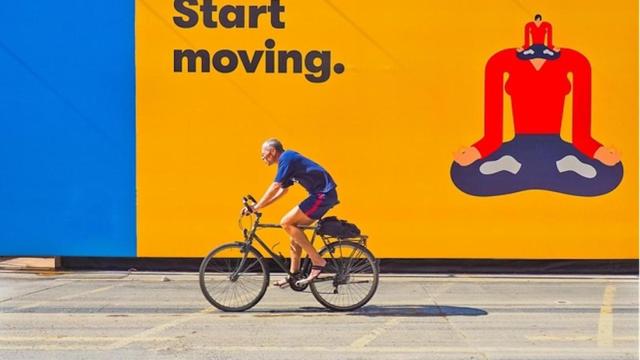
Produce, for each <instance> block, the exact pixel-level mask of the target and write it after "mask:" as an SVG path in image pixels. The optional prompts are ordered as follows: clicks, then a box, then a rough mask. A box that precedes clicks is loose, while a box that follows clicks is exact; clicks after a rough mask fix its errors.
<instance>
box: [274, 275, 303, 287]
mask: <svg viewBox="0 0 640 360" xmlns="http://www.w3.org/2000/svg"><path fill="white" fill-rule="evenodd" d="M299 273H300V272H298V271H296V272H294V273H292V274H291V275H293V277H295V276H296V275H298V274H299ZM291 275H287V276H285V277H283V278H282V279H280V280H277V281H274V282H273V286H277V287H279V288H280V289H284V288H286V287H287V286H289V285H290V284H289V281H290V280H291V277H292V276H291Z"/></svg>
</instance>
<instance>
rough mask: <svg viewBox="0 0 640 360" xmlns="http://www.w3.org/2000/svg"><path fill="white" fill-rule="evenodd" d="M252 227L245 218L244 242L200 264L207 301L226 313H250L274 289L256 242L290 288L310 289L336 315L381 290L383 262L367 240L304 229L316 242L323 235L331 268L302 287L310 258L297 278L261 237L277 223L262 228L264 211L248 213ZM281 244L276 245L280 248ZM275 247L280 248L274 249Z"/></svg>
mask: <svg viewBox="0 0 640 360" xmlns="http://www.w3.org/2000/svg"><path fill="white" fill-rule="evenodd" d="M242 203H243V206H244V207H245V208H246V209H248V210H250V209H251V208H250V206H252V205H254V204H255V203H256V201H255V199H254V198H253V197H252V196H251V195H247V196H246V197H243V198H242ZM247 216H249V217H250V218H251V219H252V221H251V226H246V227H245V226H243V223H242V220H243V215H241V216H240V219H239V221H238V223H239V226H240V229H241V230H242V233H243V236H244V241H236V242H230V243H226V244H222V245H220V246H218V247H216V248H215V249H213V250H212V251H211V252H210V253H209V254H208V255H207V256H206V257H205V258H204V259H203V260H202V264H201V265H200V276H199V279H200V289H201V290H202V293H203V294H204V297H205V298H206V299H207V300H208V301H209V302H210V303H211V304H212V305H213V306H215V307H216V308H218V309H220V310H222V311H232V312H238V311H245V310H248V309H250V308H252V307H253V306H255V305H256V304H257V303H258V302H259V301H260V300H261V299H262V297H263V296H264V294H265V292H266V291H267V287H268V286H269V275H270V271H269V267H268V265H267V262H266V261H265V258H264V256H263V255H262V253H261V252H260V251H258V249H257V248H256V247H255V246H254V245H253V244H254V241H255V242H257V243H258V244H260V245H261V246H262V248H263V249H264V250H265V251H266V252H267V253H268V254H269V255H270V256H271V258H272V259H273V262H274V263H275V265H276V266H277V267H279V268H280V269H281V270H282V271H283V272H285V273H287V274H288V275H289V286H290V287H291V289H292V290H294V291H304V290H305V289H306V288H307V287H309V288H310V290H311V293H312V294H313V296H314V297H315V298H316V300H318V302H320V303H321V304H322V305H324V306H325V307H326V308H328V309H330V310H335V311H352V310H355V309H357V308H359V307H361V306H363V305H365V304H366V303H367V302H368V301H369V300H370V299H371V298H372V297H373V295H374V294H375V292H376V289H377V287H378V275H379V268H378V261H377V260H376V258H375V257H374V256H373V254H372V253H371V252H370V251H369V250H368V249H367V248H366V243H367V239H368V237H367V236H366V235H359V236H357V237H350V238H340V237H333V236H328V235H323V234H320V233H319V232H318V230H319V225H318V224H319V222H318V223H316V225H308V226H299V228H300V229H302V230H304V231H306V230H313V235H312V237H311V240H310V241H311V244H312V245H313V243H314V241H315V239H316V237H319V238H320V239H321V240H322V242H323V244H324V246H323V247H322V249H321V250H320V252H319V253H320V256H322V257H323V258H324V259H325V260H326V261H327V264H326V265H325V269H324V271H323V272H322V274H320V276H319V277H318V278H316V279H315V280H313V281H312V282H310V283H308V284H304V285H301V286H298V285H297V284H296V281H298V280H301V279H304V278H306V277H307V276H308V274H309V271H310V270H311V259H309V256H306V257H305V258H304V259H303V260H302V262H301V263H302V264H301V268H300V273H299V274H297V275H295V276H294V274H292V273H291V272H290V271H289V268H288V267H287V266H285V265H286V264H285V262H286V261H285V258H284V256H283V255H282V254H281V253H279V254H276V253H275V252H274V251H273V250H271V249H270V248H269V247H268V246H267V245H266V244H265V243H264V241H263V240H262V239H260V238H259V237H258V235H256V232H257V231H258V230H259V229H265V228H278V229H280V228H281V227H280V225H277V224H261V223H260V218H261V217H262V213H259V212H255V213H251V211H249V214H248V215H247ZM276 245H277V244H276ZM274 247H275V245H274Z"/></svg>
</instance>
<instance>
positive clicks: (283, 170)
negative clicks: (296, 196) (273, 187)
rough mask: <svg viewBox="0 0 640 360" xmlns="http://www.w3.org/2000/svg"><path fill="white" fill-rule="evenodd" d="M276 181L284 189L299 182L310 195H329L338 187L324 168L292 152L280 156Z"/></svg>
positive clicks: (287, 151) (288, 151)
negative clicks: (328, 193)
mask: <svg viewBox="0 0 640 360" xmlns="http://www.w3.org/2000/svg"><path fill="white" fill-rule="evenodd" d="M274 181H275V182H278V183H280V184H282V187H283V188H288V187H289V186H291V185H293V183H294V182H298V183H300V185H302V187H304V188H305V189H306V190H307V192H309V194H317V193H327V192H329V191H331V190H333V189H335V188H336V186H337V185H336V183H335V182H333V179H332V178H331V175H329V173H328V172H327V171H326V170H325V169H323V168H322V166H320V165H318V164H316V163H315V162H313V161H311V160H310V159H307V158H306V157H304V156H302V155H300V154H299V153H297V152H295V151H292V150H286V151H285V152H283V153H282V154H281V155H280V159H279V160H278V173H277V174H276V179H275V180H274Z"/></svg>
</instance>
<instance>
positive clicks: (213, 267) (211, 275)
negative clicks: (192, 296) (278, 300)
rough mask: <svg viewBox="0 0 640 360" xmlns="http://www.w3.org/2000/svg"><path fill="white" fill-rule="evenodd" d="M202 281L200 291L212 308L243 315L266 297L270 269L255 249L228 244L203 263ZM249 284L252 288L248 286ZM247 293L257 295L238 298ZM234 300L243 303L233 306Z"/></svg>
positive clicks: (220, 247)
mask: <svg viewBox="0 0 640 360" xmlns="http://www.w3.org/2000/svg"><path fill="white" fill-rule="evenodd" d="M245 251H246V252H248V254H247V257H246V260H245V262H244V263H243V264H242V265H243V266H242V268H241V271H240V272H239V273H238V274H237V275H236V276H237V277H236V278H235V280H234V279H232V276H233V274H234V273H235V271H236V270H237V269H238V268H239V266H240V264H241V261H242V258H243V256H244V255H243V254H244V252H245ZM223 255H224V256H223ZM212 261H215V263H212ZM250 271H251V272H250ZM253 271H255V273H252V272H253ZM199 280H200V290H202V294H203V295H204V297H205V298H206V299H207V301H209V303H211V305H213V306H215V307H216V308H218V309H220V310H222V311H229V312H240V311H245V310H248V309H250V308H252V307H253V306H255V305H256V304H257V303H258V302H260V300H261V299H262V297H263V296H264V294H265V292H266V291H267V287H268V286H269V268H268V267H267V265H266V264H265V262H264V257H263V256H262V254H260V252H259V251H258V250H256V249H255V248H254V247H252V246H247V245H246V244H244V243H241V242H234V243H227V244H223V245H220V246H218V247H216V248H215V249H213V250H211V252H210V253H209V254H208V255H207V256H206V257H205V258H204V259H203V260H202V263H201V264H200V271H199ZM249 280H250V281H251V284H252V285H251V286H247V282H248V281H249ZM242 281H245V283H243V282H242ZM243 284H244V285H243ZM214 285H215V286H214ZM221 286H223V288H222V289H221V290H222V291H221V293H218V292H215V293H212V290H213V289H219V287H221ZM245 290H251V291H252V292H254V294H248V295H245V296H243V295H239V292H240V291H245ZM234 299H238V300H241V301H240V302H239V303H238V304H233V303H232V302H231V300H234Z"/></svg>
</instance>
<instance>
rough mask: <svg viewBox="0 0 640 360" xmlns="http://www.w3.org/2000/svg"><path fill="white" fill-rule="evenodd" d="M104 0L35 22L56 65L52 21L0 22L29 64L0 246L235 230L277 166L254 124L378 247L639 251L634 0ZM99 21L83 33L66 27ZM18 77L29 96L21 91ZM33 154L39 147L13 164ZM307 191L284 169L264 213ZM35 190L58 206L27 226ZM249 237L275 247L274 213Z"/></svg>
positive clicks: (385, 251) (117, 246)
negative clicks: (62, 51)
mask: <svg viewBox="0 0 640 360" xmlns="http://www.w3.org/2000/svg"><path fill="white" fill-rule="evenodd" d="M4 6H5V7H7V6H10V7H17V6H22V7H28V6H29V5H4ZM51 6H53V5H51ZM57 6H58V8H59V7H61V6H63V5H61V4H58V5H57ZM57 11H58V12H61V13H62V12H64V11H76V12H81V13H82V14H87V13H89V14H91V13H92V11H97V5H91V4H84V3H82V4H78V7H74V8H73V9H64V11H63V10H60V9H58V10H57ZM101 11H102V10H101ZM107 11H113V12H114V14H113V16H112V17H110V18H111V21H110V22H107V24H105V25H103V26H99V25H100V24H95V23H93V22H92V21H93V20H91V19H87V18H89V17H88V16H86V15H85V16H84V17H83V19H85V20H83V21H86V23H85V24H78V23H75V24H77V26H78V27H82V28H83V29H85V31H84V32H82V31H73V33H72V32H71V30H70V29H68V28H66V27H63V26H59V25H55V24H50V25H51V26H53V27H54V28H55V27H56V26H59V28H60V30H59V31H60V34H58V35H57V36H58V37H61V38H62V39H61V40H60V42H63V43H65V44H68V46H69V48H70V50H69V51H71V49H74V51H75V54H80V53H82V54H83V56H76V57H74V58H73V59H75V60H73V61H69V60H67V58H66V57H62V56H61V58H60V59H59V60H58V61H59V62H61V63H62V62H64V61H66V66H67V67H68V72H69V73H68V74H66V75H65V76H64V79H56V78H55V77H53V75H55V74H58V73H59V72H60V68H59V67H54V66H53V65H52V64H51V61H52V60H51V59H50V60H49V61H48V63H49V65H47V64H44V63H45V62H44V61H41V60H39V59H42V58H38V57H37V56H41V55H42V53H43V49H44V50H45V53H51V54H53V60H55V59H56V58H55V55H56V54H57V51H58V50H57V48H56V46H57V45H56V43H51V42H49V43H48V44H47V43H45V42H46V41H44V40H42V39H39V38H38V37H37V36H36V35H34V34H35V33H36V32H38V34H39V33H40V31H37V30H36V29H33V28H30V29H24V27H25V26H24V25H21V26H22V27H20V26H19V24H17V22H18V20H16V24H13V25H12V24H4V25H2V26H6V27H18V28H22V29H23V32H24V33H19V34H18V35H13V34H16V33H15V32H13V33H12V32H7V31H4V32H3V33H4V34H12V35H11V36H10V35H5V36H4V39H3V40H2V41H3V44H5V46H4V50H5V51H4V53H3V55H2V56H3V57H4V58H3V60H2V61H3V62H2V64H3V68H4V69H5V71H7V76H16V75H15V74H14V72H13V70H9V69H12V68H17V69H22V68H25V65H28V68H30V69H32V71H31V72H30V71H29V70H24V69H23V70H21V71H23V72H24V75H23V77H24V78H33V79H35V80H33V82H34V83H33V84H32V85H31V86H30V87H26V85H22V82H23V79H22V78H20V79H16V80H15V81H11V82H10V84H11V85H10V86H6V87H3V93H6V94H5V96H4V100H3V102H2V103H3V106H4V107H5V108H6V109H9V110H7V111H8V114H10V115H8V116H10V118H11V121H7V122H5V124H4V125H3V126H4V127H5V128H6V129H7V130H11V131H13V135H10V134H11V131H4V132H3V133H4V134H5V135H0V136H4V137H6V138H7V140H11V141H13V143H11V142H9V144H11V145H7V146H6V148H5V149H4V152H5V156H4V157H6V158H8V160H7V161H8V163H9V171H8V173H9V174H11V175H9V178H10V179H12V180H4V181H5V184H4V186H3V187H4V188H5V189H6V191H7V193H11V194H18V195H13V196H15V198H14V199H13V203H14V205H13V206H18V208H17V209H19V210H20V211H17V212H16V211H12V210H11V209H12V207H11V206H9V205H6V206H5V208H4V209H3V210H4V212H5V214H6V216H5V217H4V218H5V220H4V221H7V223H8V224H7V225H8V228H10V229H12V230H11V232H7V233H5V234H3V237H5V240H9V241H3V244H4V245H1V246H2V247H3V248H4V249H0V250H1V252H2V253H6V254H14V253H15V254H18V253H19V254H23V255H28V254H36V253H38V254H39V253H47V254H50V255H85V256H140V257H197V256H203V255H204V254H205V253H206V252H207V251H208V250H209V249H211V248H213V247H214V246H216V245H218V244H221V243H224V242H228V241H232V240H239V239H240V238H241V234H240V232H239V231H238V227H237V218H238V215H239V211H240V207H241V203H240V199H241V197H242V196H243V195H245V194H247V193H251V194H253V195H254V196H256V197H258V196H259V195H261V194H262V193H263V192H264V190H265V189H266V187H267V186H268V185H269V184H270V183H271V182H272V181H273V179H274V177H275V173H276V169H275V166H273V167H267V166H265V164H264V163H263V162H262V160H261V159H260V146H261V144H262V142H263V141H264V140H266V139H267V138H271V137H276V138H278V139H280V140H281V141H282V142H283V144H284V146H285V148H286V149H293V150H296V151H298V152H300V153H302V154H303V155H305V156H307V157H309V158H311V159H313V160H314V161H316V162H317V163H319V164H321V165H322V166H323V167H324V168H326V169H327V170H328V172H329V173H330V174H331V176H332V177H333V178H334V180H335V182H336V183H337V184H338V187H337V192H338V196H339V199H340V204H339V205H338V206H337V207H335V208H334V209H332V210H331V211H330V213H329V214H330V215H336V216H338V217H340V218H346V219H348V220H350V221H353V222H355V223H356V224H358V226H359V227H360V228H361V229H362V230H363V232H364V233H366V234H368V235H369V236H370V242H369V247H370V248H371V249H372V251H373V252H374V253H375V254H376V255H377V256H378V257H381V258H469V259H483V258H491V259H501V258H508V259H514V258H515V259H634V258H637V256H638V241H637V239H638V80H637V79H638V32H637V25H638V15H637V13H638V7H637V3H636V2H623V1H618V2H608V3H603V2H590V3H584V2H578V1H561V2H557V1H542V2H536V3H535V4H532V3H526V2H514V1H491V2H485V1H483V2H480V1H465V2H462V3H455V4H453V3H450V2H444V1H424V2H415V3H407V4H402V5H398V4H396V5H393V4H386V3H371V2H365V1H349V2H339V1H330V0H318V1H306V2H289V1H284V0H281V1H276V0H273V1H225V2H220V1H209V0H184V1H182V0H178V1H170V0H167V1H149V0H137V1H135V16H134V4H133V3H131V4H128V7H127V6H124V8H117V6H114V7H111V8H110V9H109V10H107ZM127 11H128V14H130V16H131V17H130V18H127V17H126V16H127V15H126V14H127ZM536 14H540V15H541V19H535V15H536ZM29 16H36V15H33V14H31V15H29ZM20 21H23V20H20ZM536 21H537V23H536ZM30 23H34V22H30ZM35 23H36V24H38V25H30V26H36V27H37V26H47V25H46V24H43V25H41V24H42V23H41V22H37V21H36V22H35ZM532 23H533V25H531V24H532ZM108 26H111V27H121V29H120V28H119V29H120V32H113V31H108V30H109V29H110V28H109V27H108ZM532 26H533V27H532ZM76 30H78V29H76ZM29 31H31V32H32V33H33V34H31V33H28V32H29ZM94 33H99V34H98V35H92V34H94ZM100 34H101V35H102V36H105V37H110V38H109V40H104V41H102V42H101V43H100V45H99V46H98V45H95V44H96V42H91V44H94V45H89V42H88V41H87V40H86V39H83V38H82V37H83V36H87V37H90V36H99V35H100ZM134 34H135V35H134ZM29 36H31V37H29ZM51 36H55V34H53V35H51ZM541 36H542V40H540V37H541ZM20 37H28V38H29V39H33V40H34V41H35V42H36V43H37V44H38V45H37V46H34V48H37V49H38V50H33V51H34V54H33V59H34V60H33V62H27V61H23V62H22V63H21V62H20V61H19V60H17V59H15V57H12V56H11V55H10V54H18V55H19V56H21V57H23V58H24V56H25V55H24V53H23V51H26V50H24V47H28V46H27V45H24V46H23V47H18V46H19V45H17V44H18V43H23V42H21V41H20ZM7 39H10V40H12V41H14V42H13V43H9V40H7ZM41 42H42V43H44V44H40V43H41ZM72 43H73V44H72ZM132 44H135V47H134V46H133V45H132ZM47 46H50V48H49V50H48V51H46V49H47V48H46V47H47ZM43 47H44V48H43ZM85 48H86V50H85ZM78 49H83V50H82V52H80V51H78ZM134 60H135V68H134V65H133V64H134V63H133V62H134ZM101 62H104V64H103V63H101ZM33 64H38V65H39V66H34V65H33ZM47 66H50V68H47ZM82 66H86V67H87V68H88V69H87V70H83V68H82ZM41 67H42V68H41ZM34 69H35V70H34ZM63 69H64V68H63ZM43 73H46V74H51V75H52V77H51V78H45V77H44V76H42V75H41V74H43ZM70 74H72V75H73V77H72V78H73V79H77V81H80V82H81V83H69V82H68V81H67V79H68V78H69V77H71V75H70ZM92 74H93V75H95V74H100V76H101V78H100V79H95V78H93V77H92ZM38 78H44V79H45V80H46V82H45V84H48V85H42V83H43V81H39V80H37V79H38ZM85 83H91V84H95V86H94V87H95V88H96V90H94V89H93V88H92V87H87V86H88V85H85ZM134 84H135V87H134ZM23 86H24V88H21V87H23ZM38 86H39V87H40V88H41V89H44V90H40V91H43V92H47V94H49V96H51V97H53V98H55V99H56V101H57V102H58V103H60V104H62V105H60V106H66V108H67V110H65V111H66V112H62V111H60V112H55V111H53V112H52V111H50V110H49V109H48V106H47V103H46V102H42V101H41V100H40V96H39V95H36V94H35V93H34V92H33V91H34V90H32V88H36V87H38ZM61 87H69V88H71V89H73V92H70V93H64V92H62V91H61V90H60V89H61ZM16 88H17V89H22V90H23V94H22V95H17V94H16ZM134 90H135V94H134ZM56 93H58V94H61V95H60V96H58V97H56V95H55V94H56ZM7 96H9V99H7ZM12 96H13V97H12ZM18 97H20V99H22V98H25V99H30V100H31V101H32V103H31V104H30V105H28V106H24V108H21V109H20V110H19V111H18V110H16V109H15V107H16V105H15V104H16V103H20V101H24V100H18ZM126 99H128V100H129V102H126V101H125V100H126ZM114 101H115V102H114ZM118 101H122V102H118ZM68 104H71V105H72V106H68ZM132 104H133V105H132ZM133 106H135V108H134V107H133ZM74 109H75V110H74ZM103 109H107V110H108V111H107V112H105V111H103ZM36 111H38V112H41V113H39V114H35V113H34V112H36ZM114 112H119V113H114ZM67 113H68V114H71V115H73V116H76V117H78V118H80V119H82V118H83V116H84V118H86V119H89V120H90V121H85V123H84V124H82V125H83V126H84V127H82V126H80V125H79V124H75V123H73V122H72V121H73V116H71V115H68V114H67ZM35 120H39V121H46V122H47V123H46V124H44V126H41V127H38V129H37V130H34V127H37V126H35V125H34V121H35ZM6 123H10V124H6ZM61 124H62V125H61ZM87 124H93V125H95V126H94V127H90V126H89V125H87ZM62 126H66V127H67V128H62ZM133 129H135V132H134V130H133ZM29 131H41V132H42V135H43V136H47V137H52V138H54V139H57V141H59V143H57V142H45V143H44V144H43V141H41V139H37V138H32V137H31V134H32V133H29ZM118 131H120V132H118ZM16 133H19V136H18V137H16V135H15V134H16ZM101 134H104V135H101ZM20 136H22V137H20ZM108 136H110V137H108ZM74 138H79V139H81V140H82V141H87V142H90V145H86V146H85V147H82V146H76V145H74V143H73V141H69V139H71V140H73V139H74ZM93 138H96V139H97V140H96V139H93ZM90 139H93V140H90ZM109 139H111V140H109ZM123 139H126V140H123ZM78 141H80V140H78ZM5 143H6V142H5ZM34 143H37V144H39V145H40V146H41V147H40V148H34V147H32V146H31V144H34ZM16 149H20V151H17V152H16ZM34 149H39V150H38V151H40V152H38V153H36V151H35V150H34ZM60 149H66V150H64V153H59V152H61V151H62V150H60ZM58 153H59V154H58ZM16 154H18V155H16ZM50 155H58V158H59V160H53V159H52V158H51V157H50ZM16 156H22V157H23V158H21V160H20V162H19V163H18V162H17V160H16V159H15V157H16ZM70 159H73V160H70ZM79 159H80V160H79ZM83 159H84V160H83ZM11 161H15V162H16V163H14V164H12V163H11ZM77 161H84V162H80V165H78V166H77V167H73V164H77ZM38 162H46V164H44V165H43V166H45V170H46V167H52V168H53V169H52V170H51V169H50V170H49V171H50V172H49V173H44V175H43V173H42V171H35V170H33V169H34V168H36V167H37V166H36V167H34V166H25V165H24V164H32V165H33V164H38ZM60 163H62V165H64V166H58V165H60ZM65 164H66V165H65ZM65 166H68V167H65ZM27 168H29V169H32V170H30V171H27V170H26V169H27ZM37 168H39V169H41V168H40V167H37ZM16 170H19V171H16ZM134 170H135V171H134ZM48 174H55V176H58V177H59V178H58V183H51V182H49V181H48V179H47V175H48ZM12 176H13V178H12ZM52 176H53V175H52ZM86 177H90V179H88V178H86ZM116 177H117V178H116ZM25 178H29V179H31V181H33V182H30V181H25ZM14 189H18V190H19V191H18V192H16V191H15V190H14ZM34 190H35V192H34ZM20 191H22V194H27V193H28V194H30V195H31V196H32V197H31V198H30V197H28V196H26V195H22V196H21V195H19V194H20ZM34 197H38V198H35V199H34ZM305 197H306V194H305V191H304V189H302V188H301V187H300V186H297V185H296V186H294V187H292V190H291V191H290V192H289V193H288V194H287V195H286V196H285V197H283V198H282V199H281V200H279V201H278V202H277V203H275V204H273V205H272V206H270V207H269V208H267V209H265V210H264V212H265V215H264V217H263V220H264V221H267V222H273V223H278V222H279V221H280V219H281V218H282V216H283V215H284V214H285V213H286V212H288V211H289V210H290V209H291V208H292V207H294V206H296V205H297V204H298V203H300V202H301V201H302V200H303V199H304V198H305ZM56 199H57V200H56ZM73 199H76V200H75V201H78V202H79V204H80V206H76V205H78V204H76V203H73V202H72V201H73ZM15 204H18V205H15ZM32 208H34V209H35V210H33V211H35V213H36V214H39V216H40V218H47V217H49V218H50V219H55V220H52V221H51V222H50V223H48V222H46V221H45V222H40V223H39V225H38V226H29V225H30V224H33V222H34V217H33V216H31V217H29V216H28V215H27V213H29V212H30V211H31V209H32ZM85 218H86V221H83V219H85ZM61 222H62V224H64V227H61V225H60V224H61ZM6 227H7V226H5V228H6ZM264 237H265V238H266V239H267V240H268V241H269V242H270V243H271V244H275V243H277V242H280V243H281V244H280V245H278V246H279V248H277V249H279V250H280V251H282V252H286V251H285V250H286V249H287V246H286V242H287V241H288V239H287V238H286V236H285V234H284V232H278V231H277V230H272V232H271V233H270V234H266V233H265V236H264ZM70 243H71V244H73V246H72V245H70ZM100 243H103V244H105V245H104V246H103V247H102V248H100V247H98V245H96V244H100ZM38 249H39V250H38ZM42 249H46V251H45V250H42ZM70 249H75V250H73V251H71V250H70ZM98 249H100V250H98ZM34 251H35V252H34ZM38 251H40V252H38Z"/></svg>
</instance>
